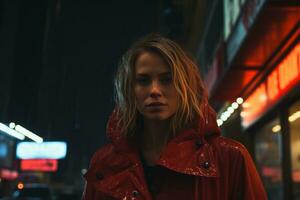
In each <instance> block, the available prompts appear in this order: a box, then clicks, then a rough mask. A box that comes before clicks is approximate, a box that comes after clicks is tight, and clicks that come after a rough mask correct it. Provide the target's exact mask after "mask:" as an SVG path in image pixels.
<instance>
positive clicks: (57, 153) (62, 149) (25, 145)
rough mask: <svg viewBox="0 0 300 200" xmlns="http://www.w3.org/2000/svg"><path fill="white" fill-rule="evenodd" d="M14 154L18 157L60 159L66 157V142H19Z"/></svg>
mask: <svg viewBox="0 0 300 200" xmlns="http://www.w3.org/2000/svg"><path fill="white" fill-rule="evenodd" d="M16 154H17V158H20V159H62V158H65V157H66V154H67V144H66V143H65V142H43V143H36V142H20V143H18V145H17V151H16Z"/></svg>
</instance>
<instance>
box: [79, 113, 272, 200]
mask: <svg viewBox="0 0 300 200" xmlns="http://www.w3.org/2000/svg"><path fill="white" fill-rule="evenodd" d="M206 113H207V116H206V121H205V122H204V121H200V122H199V123H200V128H199V129H198V130H195V129H189V130H185V131H183V132H181V133H180V134H178V135H177V136H176V137H175V138H173V139H172V140H171V141H169V143H168V144H167V146H166V147H165V149H164V150H163V151H162V153H161V155H160V158H159V160H158V162H157V165H158V166H160V167H161V170H160V171H161V173H160V174H159V175H157V176H158V177H156V179H158V180H159V181H158V183H159V187H160V189H158V190H155V192H153V191H152V192H150V189H149V188H148V186H147V182H146V180H145V175H144V170H143V166H142V164H141V161H140V157H139V153H138V151H137V148H135V147H134V145H130V144H129V141H127V140H126V139H124V137H122V135H121V133H120V131H119V130H117V128H116V117H115V115H114V114H113V115H112V116H111V118H110V120H109V123H108V126H107V133H108V136H109V138H110V140H111V144H108V145H106V146H104V147H102V148H101V149H100V150H98V151H97V152H96V153H95V154H94V155H93V157H92V160H91V164H90V168H89V170H88V172H87V173H86V174H85V175H84V177H85V179H86V181H87V183H86V188H85V191H84V194H83V199H84V200H116V199H117V200H133V199H134V200H137V199H141V200H142V199H143V200H154V199H155V200H185V199H187V200H194V199H195V200H198V199H202V200H214V199H216V200H235V199H245V200H250V199H251V200H265V199H267V197H266V193H265V190H264V187H263V184H262V182H261V180H260V177H259V175H258V173H257V171H256V168H255V165H254V163H253V161H252V158H251V156H250V155H249V153H248V151H247V150H246V148H245V147H244V146H243V145H242V144H240V143H238V142H236V141H234V140H231V139H227V138H224V137H222V136H220V130H219V128H218V126H217V124H216V119H215V113H214V111H212V109H210V108H209V107H208V109H207V112H206Z"/></svg>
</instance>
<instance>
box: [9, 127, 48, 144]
mask: <svg viewBox="0 0 300 200" xmlns="http://www.w3.org/2000/svg"><path fill="white" fill-rule="evenodd" d="M15 130H16V131H18V132H20V133H22V134H23V135H25V136H26V137H28V138H30V139H32V140H33V141H35V142H37V143H42V142H43V138H41V137H40V136H38V135H36V134H34V133H32V132H31V131H29V130H27V129H26V128H24V127H22V126H21V125H16V127H15Z"/></svg>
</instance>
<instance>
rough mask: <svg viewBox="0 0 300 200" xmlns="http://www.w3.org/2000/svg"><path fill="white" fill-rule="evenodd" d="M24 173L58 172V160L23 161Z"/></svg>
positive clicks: (22, 168)
mask: <svg viewBox="0 0 300 200" xmlns="http://www.w3.org/2000/svg"><path fill="white" fill-rule="evenodd" d="M20 168H21V170H22V171H42V172H54V171H57V160H54V159H38V160H21V166H20Z"/></svg>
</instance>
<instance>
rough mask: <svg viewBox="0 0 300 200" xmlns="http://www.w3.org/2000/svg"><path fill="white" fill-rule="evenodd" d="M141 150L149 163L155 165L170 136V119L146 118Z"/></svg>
mask: <svg viewBox="0 0 300 200" xmlns="http://www.w3.org/2000/svg"><path fill="white" fill-rule="evenodd" d="M143 128H144V129H143V133H142V138H141V139H142V141H141V151H142V153H143V156H144V158H145V160H146V162H147V164H148V165H154V164H155V163H156V161H157V159H158V158H159V156H160V153H161V151H162V149H163V148H164V146H165V145H166V144H167V142H168V140H169V137H170V120H168V121H159V120H156V121H154V120H151V121H150V120H145V121H144V127H143Z"/></svg>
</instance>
